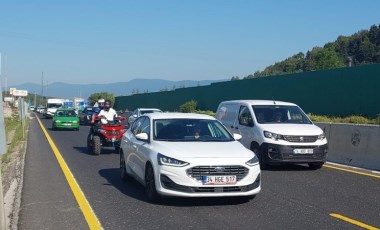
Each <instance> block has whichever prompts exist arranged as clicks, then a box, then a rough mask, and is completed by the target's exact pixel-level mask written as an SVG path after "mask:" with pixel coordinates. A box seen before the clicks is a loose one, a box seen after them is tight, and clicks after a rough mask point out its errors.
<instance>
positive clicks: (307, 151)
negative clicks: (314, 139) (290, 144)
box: [293, 149, 313, 154]
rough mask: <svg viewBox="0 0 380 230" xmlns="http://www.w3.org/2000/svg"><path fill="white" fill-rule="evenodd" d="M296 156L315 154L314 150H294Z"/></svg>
mask: <svg viewBox="0 0 380 230" xmlns="http://www.w3.org/2000/svg"><path fill="white" fill-rule="evenodd" d="M293 153H294V154H313V149H293Z"/></svg>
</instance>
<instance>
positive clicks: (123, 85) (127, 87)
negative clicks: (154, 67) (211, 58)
mask: <svg viewBox="0 0 380 230" xmlns="http://www.w3.org/2000/svg"><path fill="white" fill-rule="evenodd" d="M220 81H222V80H203V81H192V80H183V81H169V80H161V79H133V80H131V81H128V82H116V83H109V84H87V85H86V84H68V83H62V82H55V83H51V84H49V85H48V86H45V87H44V89H43V95H44V96H50V97H59V98H69V99H70V98H74V97H82V98H88V97H89V96H90V95H91V94H93V93H99V92H109V93H113V94H114V95H115V96H123V95H131V94H134V93H144V92H158V91H161V90H173V89H178V88H184V87H194V86H203V85H209V84H211V83H214V82H220ZM11 87H13V88H16V89H20V90H28V92H29V93H36V94H41V85H38V84H34V83H25V84H20V85H15V86H11Z"/></svg>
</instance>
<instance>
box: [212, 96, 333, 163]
mask: <svg viewBox="0 0 380 230" xmlns="http://www.w3.org/2000/svg"><path fill="white" fill-rule="evenodd" d="M216 117H217V119H218V120H219V121H220V122H222V123H223V125H224V126H225V127H227V128H228V129H229V130H230V131H232V130H233V131H234V132H237V133H239V134H240V135H241V136H242V139H241V140H240V142H241V143H242V144H243V145H244V146H245V147H246V148H248V149H251V150H252V151H253V152H254V153H256V155H257V156H258V157H259V160H260V166H261V169H265V168H267V167H268V166H269V165H271V164H284V163H285V164H289V163H291V164H303V163H307V164H309V167H310V168H311V169H320V168H321V167H322V165H323V164H324V163H325V162H326V157H327V150H328V146H327V139H326V136H325V133H324V132H323V130H322V129H320V128H319V127H318V126H316V125H314V124H313V122H312V121H311V120H310V119H309V118H308V116H307V115H306V114H305V112H303V111H302V109H301V108H300V107H298V106H297V105H296V104H294V103H289V102H283V101H268V100H235V101H223V102H221V103H220V104H219V107H218V110H217V112H216Z"/></svg>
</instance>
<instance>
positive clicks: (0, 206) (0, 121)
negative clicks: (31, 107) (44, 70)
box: [0, 53, 7, 229]
mask: <svg viewBox="0 0 380 230" xmlns="http://www.w3.org/2000/svg"><path fill="white" fill-rule="evenodd" d="M6 152H7V143H6V133H5V124H4V107H3V88H2V85H1V53H0V229H6V228H5V226H6V224H5V210H4V196H3V180H2V176H1V157H2V156H3V154H5V153H6Z"/></svg>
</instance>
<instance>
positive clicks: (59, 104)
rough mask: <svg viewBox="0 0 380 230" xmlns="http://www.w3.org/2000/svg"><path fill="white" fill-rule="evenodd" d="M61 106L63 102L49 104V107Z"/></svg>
mask: <svg viewBox="0 0 380 230" xmlns="http://www.w3.org/2000/svg"><path fill="white" fill-rule="evenodd" d="M61 106H62V104H61V103H49V104H48V105H47V107H48V108H59V107H61Z"/></svg>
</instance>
